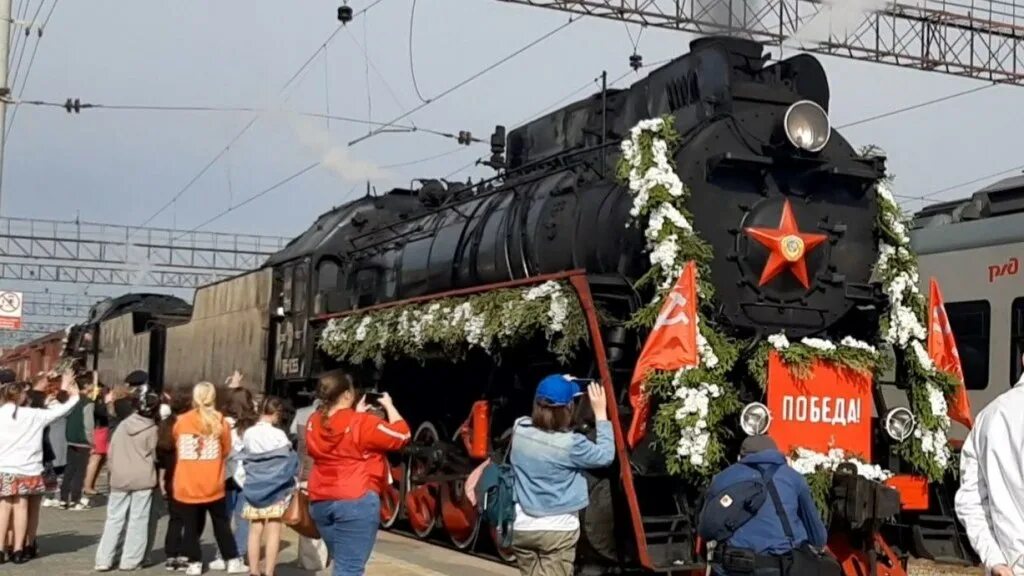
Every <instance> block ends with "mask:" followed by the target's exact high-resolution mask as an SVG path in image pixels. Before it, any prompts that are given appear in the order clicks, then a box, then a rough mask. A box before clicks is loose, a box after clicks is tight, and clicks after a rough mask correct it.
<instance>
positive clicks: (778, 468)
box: [698, 435, 839, 576]
mask: <svg viewBox="0 0 1024 576" xmlns="http://www.w3.org/2000/svg"><path fill="white" fill-rule="evenodd" d="M698 532H699V534H700V536H701V538H703V539H704V541H705V542H706V543H707V545H708V549H709V551H710V552H709V563H710V565H711V568H712V570H713V572H714V574H716V575H718V576H732V575H733V574H744V575H745V576H787V575H792V576H803V575H804V574H818V575H822V576H826V575H829V574H833V573H834V574H837V575H838V574H839V564H838V563H835V561H834V560H833V559H831V557H829V556H827V553H824V552H822V551H821V548H822V547H824V546H825V543H826V541H827V539H828V532H827V531H826V529H825V524H824V523H823V522H822V521H821V514H820V512H819V511H818V508H817V506H815V504H814V499H813V498H812V497H811V489H810V487H809V486H808V485H807V480H806V479H804V477H803V475H802V474H800V473H799V472H797V471H796V470H794V469H793V468H792V467H790V466H789V464H788V463H787V462H786V457H785V456H784V455H783V454H782V452H780V451H779V448H778V446H777V445H776V444H775V441H774V440H772V439H771V438H769V437H768V436H763V435H757V436H750V437H748V438H746V439H745V440H744V441H743V444H742V445H741V446H740V460H739V462H737V463H736V464H733V465H731V466H729V467H728V468H726V469H725V470H723V471H721V472H719V473H718V474H717V475H715V477H714V478H713V479H712V480H711V486H710V487H709V488H708V491H707V494H706V497H705V503H704V508H703V510H702V511H701V515H700V521H699V524H698Z"/></svg>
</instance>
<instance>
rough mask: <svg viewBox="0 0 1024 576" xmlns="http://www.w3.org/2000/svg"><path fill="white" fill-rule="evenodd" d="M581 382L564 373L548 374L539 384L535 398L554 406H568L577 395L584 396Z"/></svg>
mask: <svg viewBox="0 0 1024 576" xmlns="http://www.w3.org/2000/svg"><path fill="white" fill-rule="evenodd" d="M582 395H583V391H582V390H580V386H579V384H577V383H576V381H575V380H573V379H572V378H570V377H568V376H565V375H563V374H552V375H550V376H546V377H545V378H544V379H543V380H541V381H540V384H539V385H537V394H536V396H535V397H534V399H535V400H544V401H546V402H547V403H548V404H551V405H552V406H568V405H569V404H571V403H572V401H573V399H575V398H576V397H577V396H582Z"/></svg>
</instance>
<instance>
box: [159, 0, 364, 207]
mask: <svg viewBox="0 0 1024 576" xmlns="http://www.w3.org/2000/svg"><path fill="white" fill-rule="evenodd" d="M383 1H384V0H374V1H373V2H371V3H370V4H368V5H367V6H366V7H365V8H363V9H361V10H359V11H357V12H356V13H355V14H353V18H355V17H357V16H360V15H364V14H366V12H368V11H369V10H371V9H372V8H373V7H374V6H376V5H378V4H380V3H381V2H383ZM344 27H345V26H344V24H339V25H338V26H337V27H336V28H335V29H334V31H333V32H331V33H330V35H328V36H327V39H326V40H324V41H323V43H321V45H320V46H319V47H318V48H317V49H316V51H314V52H313V54H311V55H310V57H309V58H307V59H306V61H305V62H303V63H302V65H301V66H299V69H298V70H296V71H295V73H294V74H292V75H291V77H290V78H288V81H287V82H285V83H284V86H282V87H281V90H280V91H279V92H278V95H279V96H280V95H283V94H284V93H285V92H287V91H288V89H289V88H290V87H291V86H292V85H293V83H294V82H295V81H296V79H298V78H299V76H301V75H302V73H303V72H305V71H306V70H308V69H309V66H310V64H312V63H313V61H314V60H316V57H317V56H318V55H319V54H320V50H323V49H326V47H327V45H328V44H330V43H331V41H333V40H334V38H335V37H337V35H338V33H339V32H341V29H342V28H344ZM289 97H290V95H289V96H286V97H285V102H287V101H288V98H289ZM259 118H260V115H257V116H254V117H253V118H252V120H250V121H249V122H247V123H246V124H245V126H243V127H242V129H241V130H239V132H238V134H236V135H235V137H234V138H232V139H231V140H230V141H229V142H228V144H227V146H224V147H223V148H221V150H220V151H219V152H217V154H215V155H214V157H213V158H212V159H211V160H210V161H209V162H208V163H207V164H206V165H204V166H203V168H202V169H200V170H199V172H197V173H196V174H195V176H193V177H192V178H191V179H190V180H189V181H188V182H187V183H186V184H185V186H183V187H182V188H181V189H180V190H178V192H176V193H175V194H174V195H173V196H172V197H171V199H170V200H168V201H167V202H165V203H164V204H163V205H162V206H161V207H160V208H158V209H157V210H156V211H155V212H154V213H153V214H151V215H150V216H149V217H148V218H146V220H145V221H144V222H143V223H142V224H140V225H139V226H140V227H142V226H145V225H146V224H149V223H150V222H152V221H153V220H155V219H156V218H157V217H158V216H160V214H162V213H163V212H164V211H165V210H167V209H168V208H170V207H171V206H173V205H174V203H175V202H177V201H178V199H179V198H181V196H182V195H184V194H185V193H186V192H187V191H188V190H189V189H191V188H192V186H193V185H194V184H195V183H196V182H198V181H199V179H200V178H202V177H203V175H204V174H206V173H207V172H208V171H209V170H210V168H212V167H213V165H214V164H216V163H217V162H218V161H219V160H220V159H221V158H223V157H224V154H226V153H227V151H228V150H230V149H231V147H232V146H233V145H234V144H235V143H237V142H238V141H239V140H240V139H241V138H242V136H244V135H245V134H246V133H247V132H248V131H249V130H250V129H252V127H253V125H254V124H256V121H257V120H258V119H259Z"/></svg>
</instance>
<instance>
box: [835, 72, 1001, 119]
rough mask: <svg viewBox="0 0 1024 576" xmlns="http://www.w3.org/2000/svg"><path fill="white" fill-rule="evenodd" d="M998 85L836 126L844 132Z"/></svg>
mask: <svg viewBox="0 0 1024 576" xmlns="http://www.w3.org/2000/svg"><path fill="white" fill-rule="evenodd" d="M996 85H997V84H996V83H992V84H985V85H983V86H975V87H974V88H970V89H968V90H962V91H960V92H954V93H952V94H947V95H945V96H941V97H939V98H933V99H931V100H925V101H924V102H918V103H917V104H911V105H909V106H903V107H902V108H896V109H894V110H890V111H888V112H883V113H881V114H875V115H873V116H868V117H867V118H861V119H860V120H854V121H853V122H847V123H846V124H842V125H840V126H836V128H837V129H839V130H844V129H846V128H852V127H854V126H860V125H861V124H867V123H869V122H874V121H875V120H881V119H883V118H889V117H891V116H896V115H897V114H902V113H904V112H910V111H912V110H917V109H919V108H924V107H926V106H931V105H933V104H939V103H940V102H946V101H949V100H953V99H956V98H960V97H961V96H967V95H970V94H975V93H977V92H981V91H982V90H988V89H989V88H992V87H993V86H996Z"/></svg>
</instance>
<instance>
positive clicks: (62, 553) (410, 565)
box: [0, 508, 519, 576]
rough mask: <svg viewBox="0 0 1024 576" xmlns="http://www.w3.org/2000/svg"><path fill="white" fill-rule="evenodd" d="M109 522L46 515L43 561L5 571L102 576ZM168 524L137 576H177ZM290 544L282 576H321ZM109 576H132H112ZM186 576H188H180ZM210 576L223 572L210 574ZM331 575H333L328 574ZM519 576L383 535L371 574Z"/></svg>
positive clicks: (81, 515)
mask: <svg viewBox="0 0 1024 576" xmlns="http://www.w3.org/2000/svg"><path fill="white" fill-rule="evenodd" d="M105 517H106V509H105V508H95V509H93V510H88V511H82V512H72V511H60V510H50V509H44V510H43V515H42V522H41V525H40V529H39V547H40V554H41V557H40V558H39V559H37V560H34V561H32V562H29V563H27V564H23V565H21V566H15V565H13V564H9V563H8V564H4V565H3V566H0V575H2V576H40V575H46V576H65V575H66V576H81V575H85V574H96V572H94V571H93V565H94V562H95V554H96V546H97V544H98V543H99V539H100V534H101V533H102V531H103V521H104V518H105ZM165 527H166V519H165V520H162V521H161V522H160V529H159V531H158V537H157V541H156V546H155V547H154V552H153V558H152V559H153V560H154V561H157V564H156V565H154V566H151V567H149V568H146V569H144V570H141V571H137V572H133V573H132V574H138V575H139V576H151V575H156V574H163V575H167V574H173V573H171V572H167V571H166V570H165V569H164V566H163V560H164V554H163V533H164V528H165ZM285 533H286V537H285V542H284V543H282V548H283V550H282V552H281V560H280V561H281V565H279V566H278V569H277V572H276V574H277V576H308V575H312V574H315V573H314V572H309V571H306V570H301V569H299V568H298V567H297V566H296V565H295V560H296V553H297V550H298V547H297V545H296V536H295V533H294V532H292V531H291V530H285ZM210 534H211V532H210V529H209V528H207V530H206V538H204V556H205V557H206V559H207V560H209V559H212V558H213V555H214V552H215V549H214V545H213V544H212V542H213V541H212V537H211V535H210ZM109 574H112V575H117V574H126V573H124V572H110V573H109ZM177 574H182V573H180V572H179V573H177ZM207 574H210V575H216V574H223V573H222V572H207ZM322 574H327V573H322ZM463 574H465V575H466V576H470V575H472V576H516V575H518V574H519V572H518V571H517V570H515V569H513V568H510V567H508V566H503V565H500V564H498V563H496V562H491V561H489V560H486V559H483V558H477V557H474V556H470V555H468V554H462V553H458V552H455V551H452V550H449V549H446V548H444V547H442V546H437V545H432V544H429V543H425V542H421V541H418V540H415V539H412V538H407V537H404V536H400V535H397V534H389V533H381V534H380V536H379V538H378V539H377V547H376V548H375V550H374V555H373V558H372V559H371V561H370V564H369V566H368V568H367V575H368V576H413V575H417V576H449V575H452V576H461V575H463Z"/></svg>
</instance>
